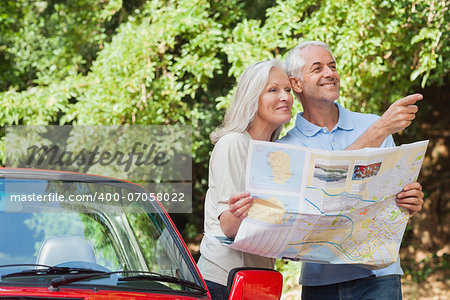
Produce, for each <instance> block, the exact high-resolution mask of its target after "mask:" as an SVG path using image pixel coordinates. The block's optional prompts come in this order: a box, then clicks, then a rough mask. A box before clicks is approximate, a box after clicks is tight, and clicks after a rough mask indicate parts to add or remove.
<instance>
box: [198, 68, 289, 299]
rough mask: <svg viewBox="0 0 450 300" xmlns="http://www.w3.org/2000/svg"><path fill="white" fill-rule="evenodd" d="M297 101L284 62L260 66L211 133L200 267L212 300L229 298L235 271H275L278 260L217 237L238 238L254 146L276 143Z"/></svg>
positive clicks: (247, 74) (246, 75) (250, 71)
mask: <svg viewBox="0 0 450 300" xmlns="http://www.w3.org/2000/svg"><path fill="white" fill-rule="evenodd" d="M292 102H293V97H292V95H291V86H290V83H289V79H288V76H287V75H286V73H285V71H284V69H283V65H282V63H281V61H279V60H270V61H262V62H258V63H255V64H253V65H251V66H249V67H248V68H247V69H246V70H245V71H244V72H243V73H242V75H241V77H240V79H239V81H238V85H237V89H236V95H235V97H234V100H233V103H232V104H231V107H230V108H229V110H228V111H227V113H226V115H225V119H224V122H223V124H222V126H221V127H219V128H218V129H217V130H215V131H214V132H213V133H212V134H211V140H212V142H213V143H214V144H215V147H214V150H213V152H212V154H211V159H210V163H209V188H208V191H207V193H206V200H205V236H204V238H203V240H202V243H201V246H200V252H201V257H200V259H199V261H198V267H199V269H200V271H201V273H202V275H203V277H204V278H205V280H206V284H207V285H208V288H209V290H210V292H211V295H212V297H213V299H226V292H225V291H226V284H227V277H228V272H229V271H230V270H231V269H233V268H236V267H262V268H273V267H274V263H275V259H272V258H267V257H261V256H257V255H253V254H249V253H244V252H240V251H236V250H233V249H230V248H228V247H225V246H222V245H220V244H219V243H218V241H217V240H215V239H214V235H223V234H225V235H226V236H228V237H230V238H232V237H234V236H235V235H236V233H237V231H238V229H239V225H240V224H241V222H242V220H243V219H244V218H245V217H246V215H247V213H248V210H249V208H250V206H251V205H252V203H253V199H252V198H251V197H250V195H248V194H245V193H240V194H239V192H241V191H244V190H245V171H244V170H245V167H246V157H247V147H248V144H249V141H250V140H252V139H253V140H263V141H275V140H276V139H277V138H278V135H279V133H280V131H281V127H282V126H283V124H285V123H287V122H288V121H289V120H290V118H291V108H292ZM230 198H231V199H230Z"/></svg>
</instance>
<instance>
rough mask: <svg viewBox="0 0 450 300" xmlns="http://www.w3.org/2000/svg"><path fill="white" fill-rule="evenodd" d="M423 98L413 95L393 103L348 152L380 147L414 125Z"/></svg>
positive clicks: (349, 147) (419, 95) (348, 148)
mask: <svg viewBox="0 0 450 300" xmlns="http://www.w3.org/2000/svg"><path fill="white" fill-rule="evenodd" d="M422 98H423V96H422V95H421V94H413V95H409V96H406V97H405V98H402V99H400V100H397V101H395V102H394V103H392V104H391V106H389V108H388V109H387V110H386V112H385V113H384V114H383V115H382V116H381V117H380V118H379V119H378V120H377V121H376V122H375V123H373V124H372V126H370V127H369V129H367V130H366V132H364V133H363V134H362V135H361V136H360V137H359V138H358V139H357V140H356V141H355V142H354V143H353V144H351V145H350V146H348V147H347V148H346V150H357V149H362V148H365V147H373V148H376V147H379V146H380V145H381V144H382V143H383V141H384V140H385V139H386V138H387V137H388V136H390V135H391V134H393V133H395V132H398V131H400V130H403V129H405V128H406V127H408V126H409V125H410V124H411V123H412V121H413V120H414V118H415V116H416V112H417V111H418V107H417V105H415V103H416V102H417V101H419V100H422Z"/></svg>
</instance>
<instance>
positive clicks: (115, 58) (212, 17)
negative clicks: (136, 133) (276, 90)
mask: <svg viewBox="0 0 450 300" xmlns="http://www.w3.org/2000/svg"><path fill="white" fill-rule="evenodd" d="M252 3H253V4H252ZM448 32H449V22H448V7H447V6H446V2H445V0H422V1H417V0H404V1H394V0H358V1H356V0H322V1H312V0H304V1H297V0H285V1H281V0H280V1H276V2H275V1H264V0H259V1H255V2H253V1H239V0H224V1H220V3H219V2H217V1H213V0H149V1H138V0H136V1H123V2H122V1H120V0H109V1H108V0H103V1H99V0H83V1H53V0H41V1H25V0H20V1H3V2H2V5H1V6H0V42H1V43H0V101H1V102H0V103H1V104H0V105H1V109H0V126H3V127H2V128H4V126H5V125H9V124H187V125H192V127H193V132H194V133H193V140H194V143H193V161H194V164H195V165H194V168H193V170H194V171H193V172H194V174H193V179H194V187H195V193H194V214H192V215H190V216H189V217H186V218H188V220H187V222H188V223H190V224H195V225H196V226H195V227H192V226H187V227H186V228H190V229H191V231H192V229H193V228H197V230H198V232H201V220H202V218H201V214H202V208H203V206H202V205H203V199H204V196H203V195H204V192H205V189H206V178H207V163H208V160H209V151H210V150H211V148H212V145H211V143H210V142H209V140H208V135H209V133H210V132H211V131H212V130H213V129H214V128H215V127H216V126H217V125H218V124H219V123H220V120H221V119H222V115H223V112H224V111H223V109H224V108H225V107H226V106H227V105H228V103H229V102H230V100H231V99H232V94H233V86H234V85H235V82H236V78H237V77H238V76H239V74H240V73H241V72H242V70H243V69H244V68H245V67H246V66H247V65H249V64H250V63H253V62H255V61H257V60H262V59H270V58H273V57H279V58H284V56H285V54H286V52H287V51H288V49H290V48H291V47H293V46H295V45H296V44H297V43H298V42H299V41H302V40H311V39H318V40H323V41H326V42H328V43H329V44H330V45H331V47H332V48H333V49H334V54H335V56H336V58H337V61H338V67H339V72H340V75H341V78H342V84H341V86H342V92H341V95H342V96H341V101H342V102H343V103H344V105H345V106H347V107H349V108H352V109H357V110H360V111H363V112H375V113H379V112H381V111H383V110H384V109H385V108H386V107H387V105H388V104H389V103H391V102H392V101H394V100H396V99H398V98H400V97H402V96H404V95H405V94H407V93H411V92H413V91H414V90H415V89H417V87H419V86H421V87H430V86H436V85H442V84H443V83H444V79H445V78H447V77H448V71H449V64H450V62H449V61H450V60H449V59H448V54H449V52H450V51H449V50H450V47H449V44H448V40H449V36H448ZM297 105H299V104H297ZM297 109H299V108H298V107H297ZM0 134H1V135H2V136H3V135H4V129H2V131H1V132H0ZM1 141H2V143H1V147H2V148H3V147H4V142H3V141H4V137H2V140H1ZM0 159H1V160H2V162H3V163H4V160H5V157H4V151H0ZM190 234H191V235H194V233H193V232H191V233H190Z"/></svg>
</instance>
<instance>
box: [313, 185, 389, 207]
mask: <svg viewBox="0 0 450 300" xmlns="http://www.w3.org/2000/svg"><path fill="white" fill-rule="evenodd" d="M306 189H310V190H320V191H322V192H323V193H324V194H325V195H327V196H329V197H336V196H347V197H348V198H353V199H356V200H359V201H361V202H372V203H377V202H381V201H383V200H384V198H383V200H379V201H377V200H364V199H362V196H361V195H355V194H350V193H347V192H342V193H338V194H330V193H327V192H326V191H325V190H324V189H323V188H318V187H314V186H307V187H306ZM393 196H394V195H393ZM395 196H396V195H395ZM385 198H388V197H385Z"/></svg>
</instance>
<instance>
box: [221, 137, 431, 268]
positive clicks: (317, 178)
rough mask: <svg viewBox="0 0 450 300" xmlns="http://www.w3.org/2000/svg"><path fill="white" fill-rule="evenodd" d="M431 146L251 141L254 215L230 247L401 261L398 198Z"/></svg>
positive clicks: (306, 257) (298, 256) (402, 213)
mask: <svg viewBox="0 0 450 300" xmlns="http://www.w3.org/2000/svg"><path fill="white" fill-rule="evenodd" d="M427 145H428V141H421V142H416V143H413V144H407V145H402V146H399V147H394V148H384V149H379V148H376V149H375V148H366V149H362V150H351V151H322V150H317V149H310V148H304V147H299V146H293V145H286V144H279V143H269V142H261V141H251V143H250V146H249V154H248V162H247V164H248V165H247V181H246V190H247V191H249V192H250V193H251V195H252V196H253V198H254V204H253V206H252V207H251V209H250V212H249V215H248V217H247V218H246V219H244V221H243V222H242V224H241V227H240V229H239V232H238V234H237V236H236V238H235V239H234V240H227V239H226V238H225V239H224V237H218V239H219V240H220V241H221V242H222V243H224V244H226V245H227V246H229V247H231V248H233V249H236V250H240V251H245V252H249V253H254V254H258V255H262V256H268V257H276V258H284V259H291V260H301V261H310V262H320V263H333V264H343V263H345V264H348V263H350V264H363V265H368V266H370V267H373V268H381V267H385V266H387V265H390V264H392V263H393V262H395V261H396V260H397V256H398V251H399V247H400V243H401V240H402V237H403V233H404V231H405V227H406V224H407V222H408V217H409V214H408V212H407V211H406V210H404V209H401V208H399V207H397V205H396V203H395V199H396V195H397V194H398V193H399V192H400V191H401V190H402V188H403V186H405V185H406V184H408V183H411V182H414V181H417V177H418V175H419V171H420V168H421V165H422V161H423V158H424V155H425V151H426V148H427Z"/></svg>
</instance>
